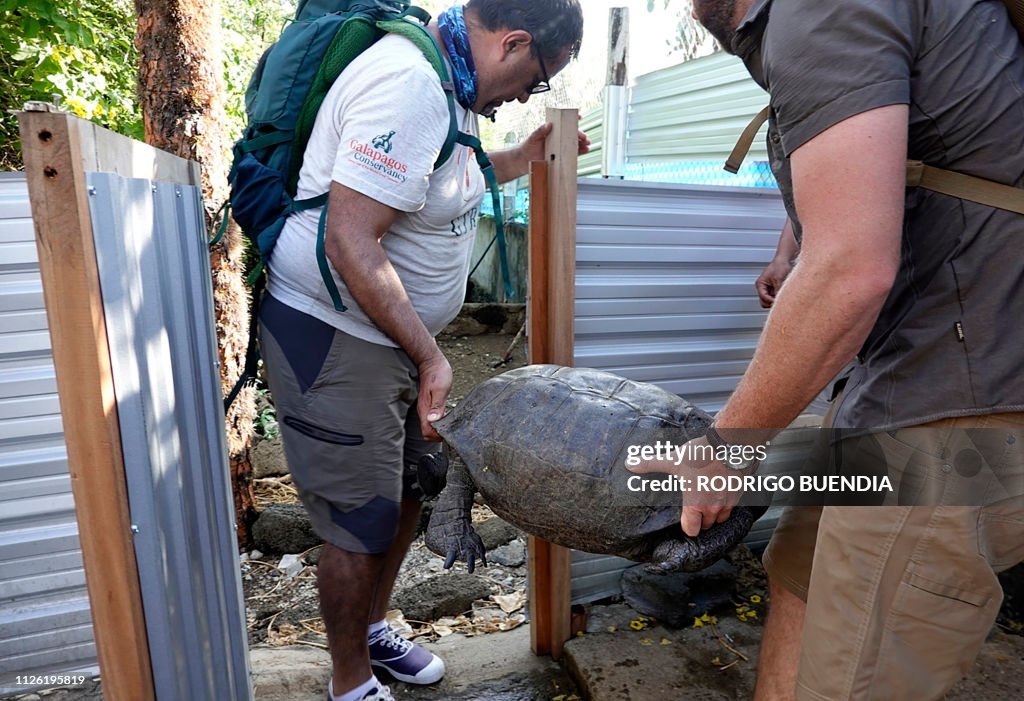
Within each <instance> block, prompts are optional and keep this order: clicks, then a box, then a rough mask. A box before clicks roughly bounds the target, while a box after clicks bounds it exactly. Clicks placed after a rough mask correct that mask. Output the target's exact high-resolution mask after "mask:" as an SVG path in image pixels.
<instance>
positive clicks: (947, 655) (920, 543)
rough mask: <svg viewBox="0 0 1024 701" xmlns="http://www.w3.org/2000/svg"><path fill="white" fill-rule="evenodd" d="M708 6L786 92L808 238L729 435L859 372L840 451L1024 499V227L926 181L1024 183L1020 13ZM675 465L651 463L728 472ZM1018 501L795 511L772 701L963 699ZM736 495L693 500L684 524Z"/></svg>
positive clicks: (796, 188)
mask: <svg viewBox="0 0 1024 701" xmlns="http://www.w3.org/2000/svg"><path fill="white" fill-rule="evenodd" d="M694 15H695V17H697V18H698V19H699V20H700V21H701V22H702V23H703V24H704V25H705V26H706V27H707V28H708V29H709V30H710V31H711V32H712V34H714V35H715V37H716V38H717V39H718V40H719V41H720V42H721V43H722V45H723V46H724V47H725V48H726V49H727V50H729V51H730V52H732V53H735V54H736V55H738V56H739V57H740V58H742V59H743V61H744V63H745V64H746V66H747V68H748V70H749V71H750V73H751V75H752V76H753V78H754V79H755V80H756V81H757V82H758V83H759V84H760V85H762V86H763V87H764V88H765V89H766V90H767V91H768V92H769V93H770V95H771V111H770V117H769V132H768V145H769V151H770V154H771V160H772V168H773V171H774V172H775V174H776V177H777V179H778V182H779V186H780V189H781V190H782V193H783V198H784V201H785V203H786V207H787V212H788V215H789V220H790V222H789V226H787V232H786V235H789V230H790V228H791V231H792V234H793V235H794V236H795V240H796V241H797V242H799V244H800V254H799V257H798V259H797V262H796V264H795V265H794V266H793V269H792V271H791V272H790V273H789V274H788V277H787V276H786V275H785V274H784V273H783V274H781V275H780V274H779V273H778V271H773V272H772V273H771V274H770V275H769V277H770V278H771V279H770V280H768V282H769V287H770V289H769V290H767V292H769V294H768V295H767V296H765V295H762V301H763V302H767V303H770V304H771V306H772V311H771V313H770V315H769V317H768V321H767V324H766V326H765V329H764V332H763V335H762V337H761V341H760V344H759V346H758V349H757V351H756V353H755V356H754V359H753V361H752V363H751V365H750V368H749V369H748V371H747V373H746V374H745V375H744V377H743V379H742V380H741V382H740V384H739V386H738V387H737V389H736V391H735V393H734V394H733V395H732V397H731V398H730V400H729V402H728V403H727V404H726V406H725V407H724V408H723V409H722V410H721V412H719V414H718V416H717V417H716V420H715V426H714V428H715V430H716V431H717V434H713V438H711V439H709V440H710V441H722V442H726V443H748V444H749V442H750V435H751V434H750V430H759V431H761V430H762V429H763V431H761V434H760V435H761V436H762V437H767V436H770V435H771V434H772V433H773V432H774V431H777V430H779V429H781V428H783V427H785V426H787V425H788V424H789V423H790V422H791V421H792V420H793V419H794V418H795V417H796V416H797V415H798V414H799V413H800V412H801V411H802V410H803V409H804V407H805V406H806V405H807V404H808V403H809V401H810V400H811V399H812V398H813V397H814V396H815V395H816V394H817V393H818V392H819V391H821V389H823V388H824V387H825V386H826V385H827V384H828V383H829V381H830V380H831V379H832V378H833V377H834V376H835V375H836V373H837V372H839V370H840V369H842V368H843V367H844V366H845V365H846V364H847V363H848V362H850V361H851V360H854V359H855V358H856V361H857V362H856V364H855V367H854V370H853V372H852V374H851V375H850V377H849V379H848V382H847V384H846V387H845V391H844V392H843V393H842V394H841V396H840V397H839V398H838V399H837V400H836V402H835V403H834V405H833V407H832V410H831V412H830V414H831V418H830V421H831V426H833V427H841V428H843V429H845V430H844V431H843V437H844V442H843V443H842V444H840V446H837V447H836V448H835V449H836V450H837V451H838V450H839V448H840V447H841V446H842V445H845V444H846V443H845V438H846V437H848V436H854V437H856V436H858V435H868V434H870V435H871V437H872V440H874V441H877V444H878V445H880V446H881V447H882V449H883V451H884V452H885V457H886V459H887V460H889V459H891V457H892V456H893V455H898V454H901V451H902V454H903V455H913V456H914V459H915V460H918V458H920V459H919V460H918V463H915V464H920V465H921V466H922V469H923V470H924V471H925V474H926V478H927V479H928V480H932V481H933V483H934V484H937V485H939V487H940V489H939V493H941V491H942V487H943V486H944V485H946V484H947V482H945V481H944V480H947V479H949V480H953V479H956V478H958V475H960V473H966V472H969V470H970V469H977V470H980V471H982V472H983V473H984V474H986V475H988V474H992V475H997V477H996V478H994V479H993V482H992V484H993V485H995V484H997V483H999V482H1000V480H1003V479H1004V478H1005V479H1006V481H1008V482H1009V483H1011V484H1018V485H1019V483H1020V479H1021V473H1022V471H1024V468H1022V464H1024V372H1022V369H1024V362H1022V361H1024V350H1022V349H1024V324H1022V321H1021V320H1024V288H1022V286H1024V255H1021V252H1020V251H1021V247H1022V245H1024V216H1021V215H1019V214H1014V213H1011V212H1009V211H1005V210H1001V209H996V208H992V207H987V206H984V205H981V204H976V203H974V202H971V201H968V200H962V199H958V198H955V197H950V196H946V195H940V194H937V193H935V192H931V191H927V190H923V189H920V188H907V187H906V166H905V162H906V160H907V159H908V158H909V159H915V160H921V161H924V162H925V163H928V164H930V165H933V166H937V167H940V168H944V169H948V170H953V171H957V172H960V173H967V174H970V175H974V176H979V177H982V178H985V179H988V180H992V181H996V182H999V183H1003V184H1006V185H1015V186H1017V187H1022V186H1024V97H1022V96H1024V48H1022V46H1021V42H1020V40H1019V38H1018V36H1017V34H1016V31H1015V30H1014V28H1013V26H1012V25H1011V24H1010V22H1009V20H1008V17H1007V13H1006V9H1005V7H1004V5H1003V4H1002V2H999V0H908V2H901V3H880V2H876V1H872V0H844V1H843V2H821V1H820V0H779V1H778V2H772V0H695V1H694ZM788 247H789V246H788V242H787V246H784V247H781V248H782V249H785V248H788ZM787 255H788V254H787ZM781 278H785V284H784V285H781ZM966 429H970V431H968V430H966ZM979 429H983V430H979ZM698 440H699V441H704V440H705V439H698ZM901 459H902V458H901ZM965 460H966V461H968V462H970V461H975V462H971V464H967V463H965V462H964V461H965ZM669 467H670V466H669V465H665V464H657V463H650V464H647V465H643V466H641V467H640V469H639V470H638V471H642V472H647V471H671V472H676V473H679V474H683V473H686V474H687V475H688V476H692V472H693V471H695V470H697V469H703V470H704V471H705V472H706V471H707V470H708V469H711V470H713V471H723V472H724V470H725V468H724V467H723V466H721V465H711V466H703V467H700V466H697V465H682V466H679V467H674V468H672V469H671V470H669V469H668V468H669ZM954 468H955V469H954ZM949 484H952V482H950V483H949ZM1020 495H1021V492H1020V491H1019V490H1018V491H1012V490H1011V492H1010V493H1009V496H1006V495H1004V496H1002V497H998V495H996V493H995V492H994V491H990V492H987V493H986V497H987V499H986V501H985V503H984V504H981V503H978V504H971V503H966V502H965V501H960V502H958V503H949V502H948V501H940V502H938V503H939V504H940V505H938V506H936V505H935V504H934V503H933V504H930V505H927V506H914V507H910V506H893V507H883V508H871V509H868V508H861V507H829V506H826V507H824V509H821V508H802V509H789V510H788V511H787V512H786V513H785V515H784V516H783V518H782V519H781V520H780V523H779V526H778V528H777V529H776V532H775V535H774V536H773V540H772V543H771V545H770V546H769V549H768V551H767V552H766V554H765V564H766V567H767V569H768V572H769V575H770V578H771V611H770V616H769V619H768V623H767V625H766V629H765V634H764V639H763V644H762V648H761V659H760V665H759V675H758V685H757V698H760V699H782V698H802V699H848V698H855V699H871V698H879V699H892V698H914V699H937V698H941V697H942V696H943V695H944V693H945V692H946V690H948V689H949V687H951V686H952V685H953V684H954V683H955V682H956V681H957V680H958V679H959V678H960V677H961V676H962V675H963V674H964V673H965V672H966V671H967V669H969V667H970V665H971V663H972V662H973V659H974V658H975V656H976V654H977V652H978V650H979V648H980V646H981V644H982V642H983V641H984V639H985V636H986V634H987V633H988V632H989V630H990V629H991V626H992V624H993V622H994V620H995V616H996V614H997V612H998V609H999V605H1000V602H1001V600H1002V591H1001V589H1000V587H999V583H998V580H997V578H996V572H998V571H1000V570H1002V569H1006V568H1008V567H1010V566H1012V565H1013V564H1015V563H1017V562H1020V561H1021V560H1024V505H1022V501H1024V500H1022V498H1021V496H1020ZM734 500H735V497H732V496H729V497H722V498H721V499H720V500H719V503H716V504H692V503H691V504H689V505H684V509H683V517H682V525H683V528H684V530H686V531H687V532H688V533H689V534H691V535H695V534H696V533H697V532H699V531H700V530H701V529H702V528H707V527H709V526H711V525H712V524H714V523H715V522H720V521H722V520H724V519H725V518H726V517H727V516H728V513H729V511H730V508H731V505H732V503H733V501H734Z"/></svg>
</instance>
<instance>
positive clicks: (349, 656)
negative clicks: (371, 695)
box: [316, 543, 385, 694]
mask: <svg viewBox="0 0 1024 701" xmlns="http://www.w3.org/2000/svg"><path fill="white" fill-rule="evenodd" d="M384 560H385V555H364V554H361V553H353V552H349V551H348V550H342V549H341V548H338V547H336V546H334V545H331V544H330V543H324V546H323V550H321V552H320V562H319V564H318V565H317V576H316V583H317V587H318V588H319V590H320V613H321V615H322V616H323V619H324V626H325V627H326V628H327V643H328V645H329V646H330V649H331V660H332V661H333V663H334V668H333V688H334V692H335V693H336V694H341V693H343V692H345V691H347V690H349V689H354V688H355V687H357V686H359V685H360V684H362V683H363V682H365V681H366V680H367V679H369V678H370V677H371V676H372V674H373V673H372V672H371V671H370V651H369V649H368V648H367V645H366V627H367V625H369V620H370V607H371V604H372V602H373V592H374V590H375V589H376V587H377V582H378V580H379V579H380V573H381V569H382V567H383V565H384Z"/></svg>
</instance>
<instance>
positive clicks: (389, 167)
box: [348, 131, 409, 183]
mask: <svg viewBox="0 0 1024 701" xmlns="http://www.w3.org/2000/svg"><path fill="white" fill-rule="evenodd" d="M394 135H395V132H393V131H391V132H388V133H387V134H381V135H379V136H375V137H374V138H373V139H372V140H371V141H370V143H366V142H363V141H360V140H359V139H352V140H351V141H349V142H348V147H349V149H351V154H350V155H349V159H350V160H351V161H352V162H353V163H356V164H357V165H359V166H362V167H363V168H365V169H367V170H369V171H372V172H374V173H376V174H377V175H382V176H384V177H385V178H387V179H388V180H390V181H392V182H395V183H404V182H405V181H406V180H408V177H407V176H406V173H408V172H409V168H408V166H406V165H405V164H404V163H402V162H401V161H400V160H398V159H397V158H392V157H391V156H389V155H387V154H389V153H391V147H392V144H391V138H392V137H393V136H394Z"/></svg>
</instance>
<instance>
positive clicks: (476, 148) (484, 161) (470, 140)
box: [455, 131, 512, 299]
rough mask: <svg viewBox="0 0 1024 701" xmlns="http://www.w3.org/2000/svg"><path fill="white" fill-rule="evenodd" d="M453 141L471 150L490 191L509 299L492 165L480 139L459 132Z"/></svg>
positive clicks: (502, 223)
mask: <svg viewBox="0 0 1024 701" xmlns="http://www.w3.org/2000/svg"><path fill="white" fill-rule="evenodd" d="M455 140H456V141H457V142H459V143H460V144H462V145H463V146H468V147H469V148H471V149H473V153H474V154H475V155H476V162H477V165H479V166H480V171H481V172H482V173H483V174H484V180H486V181H487V189H488V190H490V191H491V204H492V206H493V208H494V238H495V240H497V242H498V265H499V266H500V267H501V281H502V283H503V284H504V286H505V296H506V297H508V298H509V299H511V298H512V282H511V279H510V276H509V272H508V248H507V247H506V245H505V218H504V216H503V215H502V211H501V196H500V195H499V192H500V191H499V189H498V178H497V176H496V175H495V174H494V164H493V163H491V159H490V158H489V157H488V156H487V153H486V152H485V151H484V149H483V147H482V146H481V145H480V139H478V138H476V137H475V136H471V135H469V134H466V133H464V132H461V131H460V132H459V135H458V137H456V139H455Z"/></svg>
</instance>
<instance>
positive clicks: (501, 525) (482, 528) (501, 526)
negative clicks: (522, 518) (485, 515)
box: [473, 516, 522, 551]
mask: <svg viewBox="0 0 1024 701" xmlns="http://www.w3.org/2000/svg"><path fill="white" fill-rule="evenodd" d="M473 528H475V529H476V532H477V533H478V534H479V535H480V540H482V541H483V542H484V550H487V551H491V550H494V549H495V548H498V547H501V546H502V545H505V544H507V543H510V542H512V541H513V540H515V539H516V538H518V537H519V536H521V535H522V531H520V530H519V529H518V528H516V527H515V526H513V525H512V524H511V523H509V522H508V521H503V520H502V519H500V518H498V517H497V516H492V517H491V518H489V519H487V520H486V521H483V522H481V523H475V524H473Z"/></svg>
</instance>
